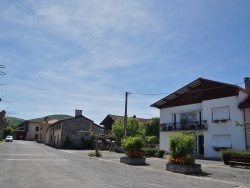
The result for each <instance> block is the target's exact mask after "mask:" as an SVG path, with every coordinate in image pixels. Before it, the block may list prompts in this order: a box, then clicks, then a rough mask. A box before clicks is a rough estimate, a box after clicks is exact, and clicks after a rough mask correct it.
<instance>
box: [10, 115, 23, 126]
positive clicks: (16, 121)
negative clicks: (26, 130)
mask: <svg viewBox="0 0 250 188" xmlns="http://www.w3.org/2000/svg"><path fill="white" fill-rule="evenodd" d="M6 119H7V121H8V122H9V125H11V126H14V125H19V124H21V123H22V122H24V121H25V120H24V119H21V118H16V117H6Z"/></svg>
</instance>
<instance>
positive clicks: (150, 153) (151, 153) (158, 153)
mask: <svg viewBox="0 0 250 188" xmlns="http://www.w3.org/2000/svg"><path fill="white" fill-rule="evenodd" d="M142 150H143V152H144V155H145V156H146V157H158V158H163V157H164V155H165V150H160V149H157V148H143V149H142Z"/></svg>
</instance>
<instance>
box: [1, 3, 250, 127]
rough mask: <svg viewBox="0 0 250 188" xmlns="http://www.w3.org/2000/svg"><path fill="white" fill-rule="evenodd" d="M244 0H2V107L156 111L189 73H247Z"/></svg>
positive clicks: (32, 113)
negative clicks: (125, 105) (155, 104)
mask: <svg viewBox="0 0 250 188" xmlns="http://www.w3.org/2000/svg"><path fill="white" fill-rule="evenodd" d="M249 20H250V1H249V0H219V1H218V0H209V1H207V0H190V1H186V0H175V1H173V0H154V1H152V0H136V1H135V0H126V1H123V0H103V1H100V0H71V1H68V0H60V1H56V0H36V1H34V0H16V1H15V0H12V1H9V0H1V1H0V61H1V63H0V65H4V66H5V68H4V69H1V71H4V72H6V75H5V76H0V79H1V80H0V84H5V85H0V96H1V97H2V101H1V103H0V110H6V111H7V112H8V114H7V115H8V116H14V117H19V118H23V119H32V118H37V117H42V116H45V115H50V114H68V115H74V111H75V109H82V110H83V115H85V116H86V117H88V118H90V119H92V120H93V121H95V122H96V123H100V122H101V121H102V120H103V119H104V118H105V116H106V115H107V114H116V115H124V104H125V92H131V93H144V94H150V93H158V94H160V93H165V94H162V95H140V94H130V95H129V98H128V115H129V116H133V115H136V116H137V117H141V118H151V117H156V116H159V110H158V109H155V108H152V107H150V104H152V103H154V102H156V101H158V100H160V99H161V98H163V97H165V96H166V95H167V94H166V93H171V92H174V91H176V90H177V89H179V88H181V87H183V86H185V85H186V84H188V83H190V82H192V81H193V80H195V79H197V78H199V77H203V78H206V79H211V80H216V81H221V82H226V83H230V84H238V83H242V82H243V79H244V77H247V76H250V71H249V67H250V21H249ZM239 86H242V87H244V84H240V85H239Z"/></svg>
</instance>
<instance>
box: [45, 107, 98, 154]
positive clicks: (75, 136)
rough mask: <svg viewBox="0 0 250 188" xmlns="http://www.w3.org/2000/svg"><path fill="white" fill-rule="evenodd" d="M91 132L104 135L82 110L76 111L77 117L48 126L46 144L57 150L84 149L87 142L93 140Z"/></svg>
mask: <svg viewBox="0 0 250 188" xmlns="http://www.w3.org/2000/svg"><path fill="white" fill-rule="evenodd" d="M90 132H92V133H93V132H94V133H95V134H102V132H103V129H102V127H101V126H99V125H97V124H95V123H94V121H92V120H90V119H88V118H86V117H84V116H83V115H82V111H81V110H76V114H75V117H73V118H69V119H64V120H60V121H57V122H55V123H53V124H51V125H49V126H48V128H47V130H46V140H45V144H47V145H49V146H52V147H55V148H75V149H80V148H84V144H85V142H87V141H89V140H90V139H91V135H92V134H90Z"/></svg>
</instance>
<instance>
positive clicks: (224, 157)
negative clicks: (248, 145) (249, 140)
mask: <svg viewBox="0 0 250 188" xmlns="http://www.w3.org/2000/svg"><path fill="white" fill-rule="evenodd" d="M231 155H244V156H250V152H249V151H237V150H233V149H227V150H222V152H221V156H222V160H223V162H224V164H226V165H229V162H228V161H229V160H230V158H231Z"/></svg>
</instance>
